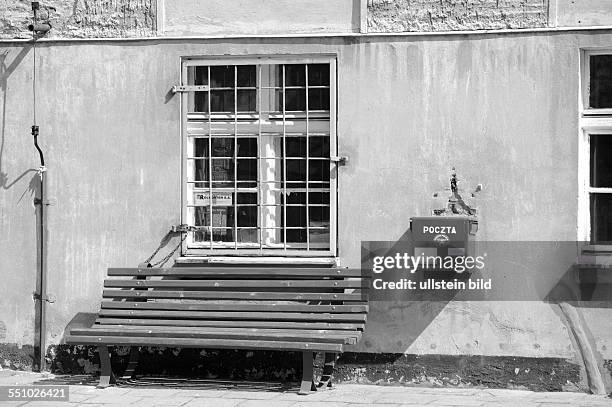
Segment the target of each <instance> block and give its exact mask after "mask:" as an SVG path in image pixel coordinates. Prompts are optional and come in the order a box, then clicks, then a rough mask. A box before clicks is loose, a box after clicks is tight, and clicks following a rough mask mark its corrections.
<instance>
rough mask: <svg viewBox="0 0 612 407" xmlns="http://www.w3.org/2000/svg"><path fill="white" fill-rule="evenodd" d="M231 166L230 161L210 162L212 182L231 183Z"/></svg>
mask: <svg viewBox="0 0 612 407" xmlns="http://www.w3.org/2000/svg"><path fill="white" fill-rule="evenodd" d="M233 164H234V162H233V160H232V159H216V160H212V180H213V181H233V180H234V165H233ZM214 186H216V187H220V186H221V185H219V184H215V185H214ZM230 186H232V185H230Z"/></svg>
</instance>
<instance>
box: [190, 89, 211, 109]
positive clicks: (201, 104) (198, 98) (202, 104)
mask: <svg viewBox="0 0 612 407" xmlns="http://www.w3.org/2000/svg"><path fill="white" fill-rule="evenodd" d="M193 93H194V95H193V105H194V106H193V111H194V112H204V113H208V92H193Z"/></svg>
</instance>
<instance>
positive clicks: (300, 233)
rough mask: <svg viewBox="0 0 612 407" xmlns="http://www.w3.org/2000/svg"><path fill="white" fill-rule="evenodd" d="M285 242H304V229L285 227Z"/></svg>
mask: <svg viewBox="0 0 612 407" xmlns="http://www.w3.org/2000/svg"><path fill="white" fill-rule="evenodd" d="M287 243H306V229H287Z"/></svg>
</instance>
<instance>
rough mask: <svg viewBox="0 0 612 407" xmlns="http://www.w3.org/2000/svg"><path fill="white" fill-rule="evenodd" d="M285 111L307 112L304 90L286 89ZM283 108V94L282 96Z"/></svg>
mask: <svg viewBox="0 0 612 407" xmlns="http://www.w3.org/2000/svg"><path fill="white" fill-rule="evenodd" d="M285 96H286V97H287V101H286V102H285V111H288V112H289V111H305V110H306V91H305V90H304V89H285ZM281 108H282V94H281Z"/></svg>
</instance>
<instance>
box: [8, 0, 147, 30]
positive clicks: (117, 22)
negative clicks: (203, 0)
mask: <svg viewBox="0 0 612 407" xmlns="http://www.w3.org/2000/svg"><path fill="white" fill-rule="evenodd" d="M156 4H157V0H53V1H41V2H40V5H41V10H40V12H39V16H40V17H42V18H43V19H47V18H48V19H49V21H50V22H51V25H52V27H53V28H52V29H51V31H50V32H49V34H48V37H50V38H61V37H69V38H82V37H148V36H152V35H154V34H155V30H156V24H157V20H156ZM31 22H32V7H31V2H30V1H27V0H0V38H31V36H32V33H31V32H30V31H28V24H31Z"/></svg>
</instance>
